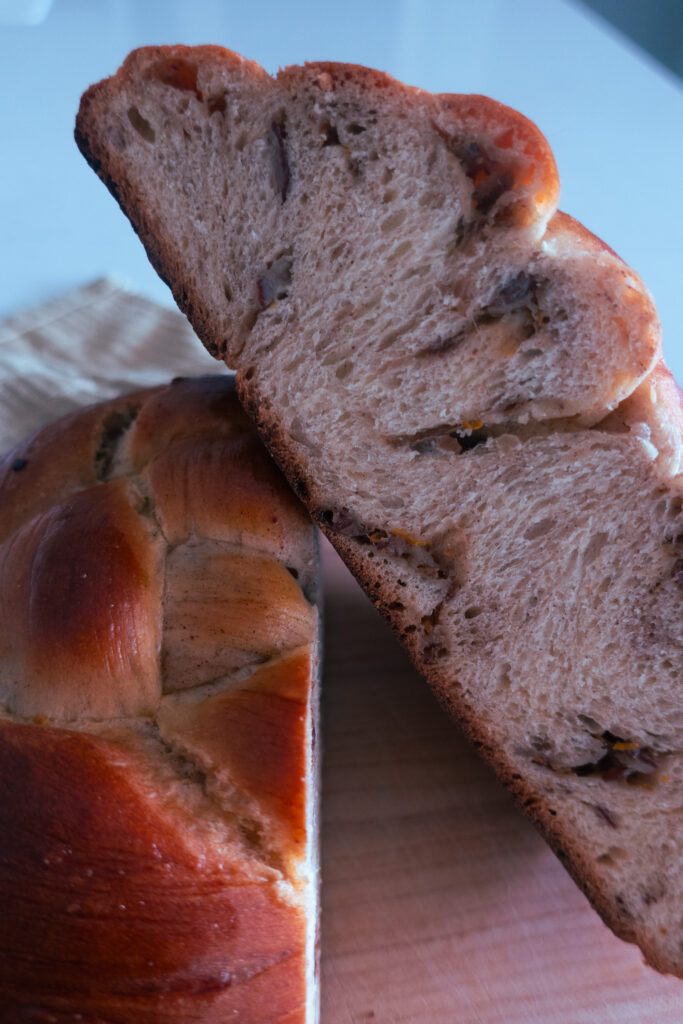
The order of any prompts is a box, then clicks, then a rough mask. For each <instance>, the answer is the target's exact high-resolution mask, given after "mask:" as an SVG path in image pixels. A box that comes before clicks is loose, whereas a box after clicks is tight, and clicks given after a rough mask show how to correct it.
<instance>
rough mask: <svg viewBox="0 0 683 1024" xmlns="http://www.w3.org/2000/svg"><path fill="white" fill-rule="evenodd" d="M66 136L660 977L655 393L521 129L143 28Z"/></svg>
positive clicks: (666, 953) (644, 335) (602, 275)
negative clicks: (157, 42)
mask: <svg viewBox="0 0 683 1024" xmlns="http://www.w3.org/2000/svg"><path fill="white" fill-rule="evenodd" d="M76 138H77V141H78V144H79V145H80V147H81V149H82V151H83V152H84V154H85V156H86V158H87V159H88V160H89V161H90V163H91V164H92V166H93V167H94V168H95V170H96V171H97V173H98V174H99V175H100V176H101V177H102V178H103V180H104V181H105V183H106V184H107V185H108V186H109V188H110V189H111V190H112V191H113V193H114V195H115V196H116V197H117V199H118V200H119V202H120V204H121V206H122V207H123V209H124V211H125V212H126V213H127V215H128V216H129V217H130V219H131V221H132V223H133V226H134V227H135V229H136V230H137V231H138V233H139V234H140V236H141V238H142V241H143V242H144V244H145V245H146V247H147V251H148V253H149V255H150V258H151V260H152V262H153V263H154V265H155V266H156V267H157V269H158V270H159V272H160V273H161V274H162V276H163V277H164V278H165V279H166V280H168V282H169V283H170V285H171V287H172V289H173V291H174V294H175V297H176V299H177V301H178V303H179V305H180V306H181V308H182V309H183V310H184V311H185V312H186V313H187V315H188V316H189V318H190V320H191V322H192V324H193V326H194V327H195V329H196V331H197V332H198V334H199V336H200V337H201V339H202V340H203V342H204V343H205V345H206V346H207V348H209V350H210V351H212V352H213V353H214V354H215V355H216V356H219V357H222V358H224V359H225V360H226V361H227V363H228V364H229V365H231V366H233V367H234V368H236V370H237V371H238V372H237V382H238V390H239V392H240V395H241V398H242V400H243V401H244V403H245V405H246V407H247V409H248V411H249V412H250V413H251V415H252V416H253V418H254V419H255V420H256V422H257V425H258V427H259V431H260V433H261V436H262V437H263V438H264V440H265V441H266V443H267V444H268V446H269V447H270V450H271V452H272V453H273V454H274V455H275V457H276V459H277V460H278V461H279V462H280V464H281V465H282V467H283V468H284V470H285V472H286V473H287V475H288V476H289V479H290V481H291V482H292V484H293V486H294V488H295V490H296V491H297V493H298V494H299V495H300V497H301V498H302V499H303V500H304V501H305V502H306V503H307V505H308V507H309V509H310V510H311V512H312V513H313V515H314V517H315V518H316V519H317V521H318V522H319V523H320V525H321V527H322V529H323V530H324V531H325V532H326V533H327V535H328V536H329V537H330V538H331V540H332V542H333V543H334V544H335V546H336V547H337V549H338V550H339V551H340V553H341V554H342V555H343V557H344V558H345V559H346V561H347V562H348V564H349V565H350V566H351V568H352V569H353V571H354V572H355V574H356V575H357V577H358V579H359V580H360V581H361V583H362V584H363V586H364V587H365V588H366V589H367V590H368V592H369V593H370V595H371V596H372V598H373V599H374V600H375V602H376V603H377V604H378V606H379V607H380V608H382V610H383V611H384V612H385V613H386V614H387V616H388V617H389V619H390V621H391V622H392V624H393V625H394V627H395V629H396V630H397V632H398V633H399V635H400V636H401V637H402V639H403V641H404V643H405V644H406V645H407V647H408V649H409V650H410V652H411V654H412V656H413V658H414V661H415V663H416V665H417V666H418V668H419V669H421V671H422V672H423V673H424V674H425V676H426V677H427V678H428V680H429V681H430V683H431V684H432V686H433V687H434V689H435V691H436V693H437V694H438V696H439V697H440V699H441V700H442V701H443V703H444V704H445V705H446V707H447V708H448V709H449V710H450V711H451V712H452V713H453V715H454V716H455V717H456V718H457V719H458V720H459V721H460V722H461V723H462V724H463V725H464V727H465V729H466V730H467V731H468V733H469V735H470V736H471V737H472V739H473V741H474V742H475V743H476V744H477V746H478V747H479V748H480V749H481V751H482V753H483V754H484V756H485V757H486V758H487V759H488V760H489V761H490V763H492V764H493V765H494V766H495V768H496V769H497V771H498V772H499V774H500V776H501V778H502V779H503V780H504V781H505V782H506V783H507V785H508V786H509V787H510V788H511V789H512V790H513V792H515V793H516V794H517V796H518V797H519V799H520V802H521V803H522V805H523V806H524V808H525V809H526V810H527V812H528V813H529V814H530V815H531V816H532V817H533V818H534V820H535V821H536V822H537V824H538V825H539V827H540V829H541V831H542V832H543V833H544V834H545V835H546V837H547V838H548V839H549V841H550V842H551V844H552V845H553V847H554V848H555V850H556V851H557V853H558V854H559V855H560V857H561V858H562V859H563V860H564V862H565V863H566V865H567V867H568V869H569V870H570V872H571V873H572V874H573V876H574V878H575V879H576V880H577V882H578V883H579V884H580V885H581V886H582V887H583V888H584V889H585V891H586V892H587V894H588V895H589V897H590V898H591V900H592V901H593V902H594V904H595V905H596V907H597V908H598V909H599V911H600V912H601V914H602V915H603V917H604V918H605V920H606V921H607V922H608V924H609V925H610V926H611V927H612V928H613V929H614V931H615V932H616V933H617V934H618V935H620V936H622V937H623V938H625V939H628V940H630V941H635V942H637V943H639V945H640V946H641V948H642V949H643V951H644V952H645V955H646V957H647V959H648V961H649V962H650V963H651V964H653V965H654V966H655V967H657V968H658V969H659V970H662V971H671V972H674V973H679V974H682V975H683V953H682V952H681V950H682V948H683V945H682V940H683V935H682V934H681V920H682V917H683V907H682V905H681V904H682V900H681V885H680V858H681V848H682V846H683V835H682V834H681V822H682V816H681V811H680V786H681V775H682V771H681V759H680V754H679V751H680V749H681V745H682V743H683V716H682V714H681V702H680V697H679V680H680V675H681V668H682V665H681V648H682V644H681V640H682V637H681V629H680V623H681V617H680V608H681V585H682V584H681V579H682V571H681V566H682V565H683V558H682V557H681V541H682V538H683V516H682V513H681V506H682V497H683V495H682V492H683V486H682V483H681V477H680V476H678V475H677V474H678V473H679V472H680V469H681V468H682V462H681V413H680V407H679V402H678V397H677V394H676V390H675V385H673V382H672V381H671V380H670V378H669V377H668V372H667V371H666V369H665V368H664V367H663V365H662V364H661V362H660V339H659V326H658V321H657V316H656V312H655V309H654V306H653V303H652V301H651V299H650V297H649V295H648V293H647V291H646V289H645V287H644V286H643V284H642V283H641V282H640V280H639V279H638V278H637V276H636V275H635V274H634V273H633V272H632V271H631V270H629V268H628V267H626V266H625V265H624V264H623V262H622V261H621V260H620V259H619V258H618V257H617V256H616V255H615V254H614V253H613V252H612V251H611V250H609V249H608V248H607V247H606V246H605V245H604V244H603V243H602V242H600V241H599V240H598V239H597V238H595V237H594V236H593V235H591V234H590V233H589V232H588V231H586V229H585V228H583V227H582V226H581V225H579V224H577V223H576V222H575V221H573V220H572V219H571V218H569V217H567V216H566V215H564V214H561V213H557V212H555V205H556V201H557V192H558V182H557V176H556V172H555V167H554V163H553V159H552V155H551V153H550V151H549V149H548V146H547V143H546V142H545V140H544V139H543V137H542V136H541V135H540V133H539V132H538V130H537V129H536V128H535V127H534V126H533V125H531V124H530V123H529V122H528V121H526V120H525V119H524V118H523V117H521V116H520V115H519V114H516V113H514V112H513V111H510V110H508V109H506V108H504V107H502V106H500V105H498V104H496V103H494V102H493V101H491V100H487V99H484V98H482V97H464V96H431V95H428V94H426V93H423V92H420V91H418V90H414V89H409V88H407V87H405V86H402V85H400V84H399V83H396V82H394V81H393V80H392V79H390V78H389V77H388V76H386V75H383V74H380V73H379V72H374V71H370V70H368V69H365V68H357V67H350V66H344V65H330V64H309V65H306V66H305V67H303V68H289V69H286V70H285V71H283V72H281V73H280V74H279V75H278V76H277V78H275V79H271V78H270V77H269V76H267V75H266V74H265V72H263V71H262V70H261V69H260V68H258V67H257V66H256V65H254V64H251V63H249V62H247V61H244V60H242V59H241V58H239V57H237V56H236V55H234V54H231V53H228V52H226V51H223V50H219V49H217V48H213V47H208V48H207V47H202V48H198V49H195V50H190V49H186V48H183V47H173V48H167V49H164V48H161V49H157V48H154V49H146V50H141V51H137V52H135V53H133V54H131V55H130V56H129V57H128V59H127V60H126V62H125V63H124V65H123V67H122V68H121V70H120V71H119V72H118V74H117V75H116V76H115V77H114V78H112V79H109V80H106V81H104V82H101V83H100V84H99V85H96V86H93V87H92V88H91V89H90V90H89V91H88V92H87V93H86V94H85V96H84V97H83V100H82V103H81V109H80V113H79V115H78V119H77V126H76Z"/></svg>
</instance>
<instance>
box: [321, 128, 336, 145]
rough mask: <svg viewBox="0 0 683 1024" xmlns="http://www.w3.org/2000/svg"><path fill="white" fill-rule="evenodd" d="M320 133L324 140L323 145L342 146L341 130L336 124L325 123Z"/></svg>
mask: <svg viewBox="0 0 683 1024" xmlns="http://www.w3.org/2000/svg"><path fill="white" fill-rule="evenodd" d="M320 135H321V138H322V140H323V147H325V146H341V142H340V141H339V132H338V131H337V127H336V125H334V124H323V125H321V127H320Z"/></svg>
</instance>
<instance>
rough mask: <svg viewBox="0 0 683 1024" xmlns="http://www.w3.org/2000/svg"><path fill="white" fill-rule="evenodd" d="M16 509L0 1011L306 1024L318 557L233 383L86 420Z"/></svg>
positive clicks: (9, 582)
mask: <svg viewBox="0 0 683 1024" xmlns="http://www.w3.org/2000/svg"><path fill="white" fill-rule="evenodd" d="M0 496H1V500H0V566H1V575H0V579H1V580H2V586H1V587H0V694H1V696H0V701H1V707H2V712H1V715H0V761H1V762H2V769H1V770H0V917H1V918H2V928H0V1006H1V1007H2V1014H1V1016H2V1020H3V1022H7V1024H12V1022H19V1021H26V1020H38V1019H40V1020H48V1019H49V1020H54V1021H67V1020H69V1021H71V1020H76V1019H79V1020H81V1019H83V1020H86V1019H87V1020H93V1021H94V1020H98V1021H99V1020H102V1021H105V1020H106V1021H114V1020H115V1021H117V1022H118V1021H120V1022H124V1021H131V1022H133V1021H135V1024H143V1022H144V1024H168V1022H170V1021H178V1022H179V1024H180V1022H182V1024H187V1022H189V1021H197V1022H201V1024H204V1022H207V1024H208V1022H216V1024H219V1022H220V1024H223V1022H225V1021H226V1020H228V1019H233V1017H234V1018H235V1019H239V1020H240V1021H251V1022H253V1024H263V1022H265V1021H285V1020H286V1021H288V1022H290V1021H291V1022H294V1021H301V1022H302V1024H303V1022H307V1024H309V1022H312V1021H314V1020H315V1019H316V1006H317V1001H316V984H317V980H316V977H315V963H316V924H317V879H316V872H317V847H316V829H317V811H316V767H315V762H316V756H315V724H316V715H317V703H316V701H317V695H316V685H315V682H316V673H317V647H316V638H317V613H316V608H315V603H314V602H315V596H316V554H315V547H314V538H313V531H312V528H311V526H310V523H309V522H308V521H307V520H306V517H305V515H304V514H303V512H302V510H301V509H300V507H299V505H298V502H297V501H296V500H295V499H294V497H293V496H292V494H291V492H290V491H289V490H288V488H287V486H286V484H285V483H284V481H283V480H282V479H281V478H280V476H279V474H278V473H277V471H276V470H275V468H274V467H273V465H272V463H271V461H270V459H269V458H268V456H267V454H266V453H265V452H264V450H263V449H262V447H261V445H260V444H259V442H258V440H257V438H256V436H255V434H254V431H253V428H252V427H251V425H250V423H249V421H248V420H247V418H246V417H245V415H244V413H243V412H242V411H241V409H240V407H239V404H238V402H237V399H236V395H235V391H234V380H233V379H232V378H230V377H224V376H216V377H204V378H197V379H194V380H189V379H188V380H183V379H177V380H175V381H173V383H172V384H171V385H170V386H168V387H161V388H156V389H153V390H148V391H142V392H139V393H137V394H134V395H130V396H127V397H124V398H121V399H117V400H113V401H110V402H108V403H105V404H102V405H99V406H94V407H91V408H89V409H86V410H84V411H82V412H76V413H73V414H71V415H70V416H67V417H65V418H64V419H62V420H61V421H59V422H57V423H56V424H54V425H53V426H49V427H46V428H44V429H43V430H41V431H40V432H39V433H38V434H36V435H35V436H34V437H33V438H31V439H29V440H28V441H27V442H25V443H24V444H21V445H20V446H19V447H18V448H16V449H15V450H14V451H13V452H11V453H10V454H9V455H8V456H6V457H5V458H4V460H3V461H2V464H0ZM312 602H313V603H312Z"/></svg>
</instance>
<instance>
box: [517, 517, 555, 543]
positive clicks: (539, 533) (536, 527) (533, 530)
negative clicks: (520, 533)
mask: <svg viewBox="0 0 683 1024" xmlns="http://www.w3.org/2000/svg"><path fill="white" fill-rule="evenodd" d="M556 525H557V523H556V520H555V519H550V518H547V519H539V520H538V522H536V523H532V524H531V526H530V527H529V528H528V530H526V532H525V534H524V539H525V540H536V539H537V538H538V537H545V535H546V534H547V533H550V531H551V530H552V529H553V528H554V527H555V526H556Z"/></svg>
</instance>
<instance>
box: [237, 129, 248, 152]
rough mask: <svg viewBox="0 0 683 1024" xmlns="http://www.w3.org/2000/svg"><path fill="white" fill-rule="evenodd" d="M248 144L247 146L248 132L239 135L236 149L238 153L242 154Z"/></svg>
mask: <svg viewBox="0 0 683 1024" xmlns="http://www.w3.org/2000/svg"><path fill="white" fill-rule="evenodd" d="M246 144H247V133H246V132H240V133H239V135H238V136H237V140H236V142H235V149H236V150H237V152H238V153H241V152H242V150H243V149H244V147H245V146H246Z"/></svg>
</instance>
